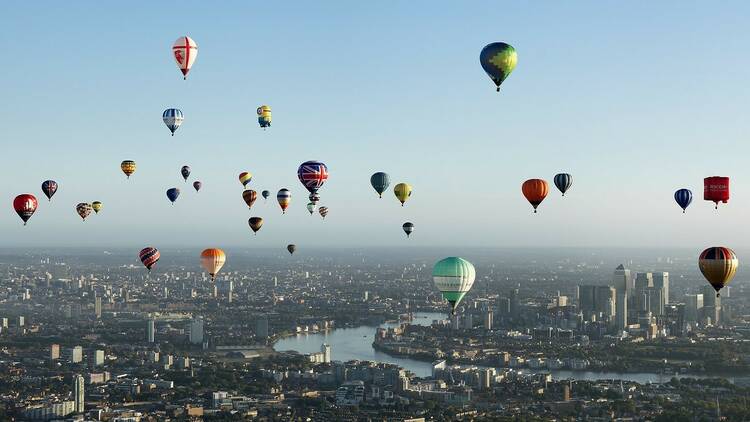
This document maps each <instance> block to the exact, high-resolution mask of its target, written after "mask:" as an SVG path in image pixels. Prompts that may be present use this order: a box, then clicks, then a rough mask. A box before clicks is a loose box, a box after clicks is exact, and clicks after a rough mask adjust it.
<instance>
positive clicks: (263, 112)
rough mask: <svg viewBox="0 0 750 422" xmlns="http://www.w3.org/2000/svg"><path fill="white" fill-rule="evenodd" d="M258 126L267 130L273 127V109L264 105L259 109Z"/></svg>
mask: <svg viewBox="0 0 750 422" xmlns="http://www.w3.org/2000/svg"><path fill="white" fill-rule="evenodd" d="M257 112H258V124H259V125H260V127H262V128H263V130H265V129H266V128H267V127H271V107H269V106H267V105H262V106H260V107H258V110H257Z"/></svg>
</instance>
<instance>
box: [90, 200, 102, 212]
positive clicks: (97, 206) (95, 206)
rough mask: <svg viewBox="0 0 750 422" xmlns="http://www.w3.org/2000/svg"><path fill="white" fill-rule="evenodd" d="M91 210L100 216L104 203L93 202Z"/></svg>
mask: <svg viewBox="0 0 750 422" xmlns="http://www.w3.org/2000/svg"><path fill="white" fill-rule="evenodd" d="M91 209H92V210H94V212H95V213H97V214H99V211H101V209H102V203H101V202H99V201H94V202H92V203H91Z"/></svg>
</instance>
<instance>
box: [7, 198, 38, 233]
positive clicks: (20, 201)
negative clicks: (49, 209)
mask: <svg viewBox="0 0 750 422" xmlns="http://www.w3.org/2000/svg"><path fill="white" fill-rule="evenodd" d="M37 206H39V202H37V200H36V196H34V195H32V194H30V193H24V194H21V195H18V196H16V197H15V199H13V209H14V210H15V211H16V214H18V216H19V217H21V220H23V225H24V226H25V225H26V222H27V221H29V218H31V216H32V215H34V212H36V208H37Z"/></svg>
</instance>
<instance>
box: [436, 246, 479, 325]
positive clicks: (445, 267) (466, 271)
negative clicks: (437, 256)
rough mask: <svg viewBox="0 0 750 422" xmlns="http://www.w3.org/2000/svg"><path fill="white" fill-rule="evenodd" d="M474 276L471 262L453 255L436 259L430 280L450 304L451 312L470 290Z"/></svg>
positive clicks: (454, 310) (474, 272) (453, 311)
mask: <svg viewBox="0 0 750 422" xmlns="http://www.w3.org/2000/svg"><path fill="white" fill-rule="evenodd" d="M474 278H476V271H475V270H474V266H473V265H472V264H471V262H469V261H467V260H465V259H463V258H459V257H455V256H452V257H448V258H445V259H442V260H440V261H438V262H437V263H435V266H434V267H433V268H432V280H433V282H434V283H435V287H437V289H438V290H440V293H442V295H443V298H444V299H445V300H447V301H448V303H449V304H450V305H451V313H455V312H456V307H457V306H458V304H459V303H460V302H461V299H463V298H464V296H465V295H466V293H468V292H469V290H471V286H473V285H474Z"/></svg>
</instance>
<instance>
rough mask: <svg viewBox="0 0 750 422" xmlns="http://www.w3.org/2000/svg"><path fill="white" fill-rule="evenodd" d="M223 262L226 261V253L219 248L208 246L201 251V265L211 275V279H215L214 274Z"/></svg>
mask: <svg viewBox="0 0 750 422" xmlns="http://www.w3.org/2000/svg"><path fill="white" fill-rule="evenodd" d="M225 262H227V255H226V254H225V253H224V251H222V250H221V249H218V248H210V249H206V250H204V251H203V252H201V265H202V266H203V268H204V269H205V270H206V271H207V272H208V275H210V276H211V281H214V280H215V279H216V274H217V273H218V272H219V270H220V269H221V267H223V266H224V263H225Z"/></svg>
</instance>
